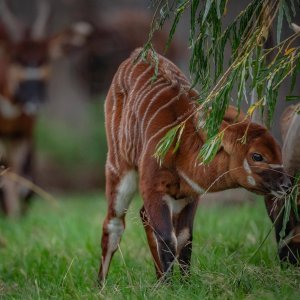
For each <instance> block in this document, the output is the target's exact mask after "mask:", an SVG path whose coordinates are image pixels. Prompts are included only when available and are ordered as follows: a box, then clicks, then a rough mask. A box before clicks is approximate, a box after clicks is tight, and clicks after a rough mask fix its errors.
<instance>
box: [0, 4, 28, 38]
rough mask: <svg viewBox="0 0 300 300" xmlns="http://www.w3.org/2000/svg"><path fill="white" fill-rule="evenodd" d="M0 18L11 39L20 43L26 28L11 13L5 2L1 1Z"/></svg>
mask: <svg viewBox="0 0 300 300" xmlns="http://www.w3.org/2000/svg"><path fill="white" fill-rule="evenodd" d="M0 16H1V19H2V21H3V24H4V25H5V27H6V30H7V31H8V33H9V35H10V36H11V39H12V40H13V41H15V42H17V41H20V39H21V38H22V34H23V30H24V28H23V26H22V24H21V23H20V21H19V20H18V19H17V18H16V16H15V15H14V14H13V13H12V12H11V10H10V9H9V7H8V5H7V3H6V1H5V0H0Z"/></svg>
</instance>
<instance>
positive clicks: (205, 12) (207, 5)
mask: <svg viewBox="0 0 300 300" xmlns="http://www.w3.org/2000/svg"><path fill="white" fill-rule="evenodd" d="M212 3H213V0H206V4H205V10H204V13H203V17H202V22H201V23H202V25H203V24H204V22H205V21H206V18H207V15H208V13H209V10H210V7H211V5H212Z"/></svg>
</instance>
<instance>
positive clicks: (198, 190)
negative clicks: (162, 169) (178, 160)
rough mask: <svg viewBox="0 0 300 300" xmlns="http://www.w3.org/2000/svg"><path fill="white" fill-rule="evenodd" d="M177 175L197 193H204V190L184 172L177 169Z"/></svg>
mask: <svg viewBox="0 0 300 300" xmlns="http://www.w3.org/2000/svg"><path fill="white" fill-rule="evenodd" d="M179 175H180V176H181V177H182V178H183V179H184V180H185V182H186V183H187V184H188V185H189V186H190V187H191V188H192V189H193V190H194V191H195V192H196V193H197V194H199V195H201V194H204V193H205V190H204V189H203V188H202V187H201V186H200V185H198V184H197V183H196V182H194V181H193V180H192V179H191V178H189V177H188V176H187V175H186V174H185V173H184V172H182V171H179Z"/></svg>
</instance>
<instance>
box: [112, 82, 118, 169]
mask: <svg viewBox="0 0 300 300" xmlns="http://www.w3.org/2000/svg"><path fill="white" fill-rule="evenodd" d="M112 97H113V106H112V117H111V122H110V125H111V126H110V135H111V140H112V144H113V153H114V158H115V162H116V168H117V170H119V169H120V164H119V161H118V156H117V144H116V139H115V114H116V105H117V103H116V102H117V100H116V89H115V84H114V83H113V85H112Z"/></svg>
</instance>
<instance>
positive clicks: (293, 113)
mask: <svg viewBox="0 0 300 300" xmlns="http://www.w3.org/2000/svg"><path fill="white" fill-rule="evenodd" d="M292 28H293V30H294V31H295V33H297V34H300V26H298V25H296V24H292ZM299 112H300V103H298V104H295V105H291V106H289V107H287V108H286V109H285V111H284V112H283V114H282V116H281V120H280V127H281V135H282V140H283V147H282V156H283V164H284V167H285V170H286V172H287V173H288V174H289V175H290V176H291V177H292V181H294V179H295V178H294V176H296V175H297V174H299V172H300V114H299ZM299 191H300V186H299ZM273 198H274V197H271V196H266V197H265V203H266V208H267V211H268V214H269V216H270V218H271V220H272V222H274V223H275V237H276V240H277V243H278V244H279V243H280V240H281V237H280V232H281V230H282V228H283V222H284V220H283V216H284V212H282V213H281V215H279V213H280V211H281V210H282V207H283V205H284V201H283V200H277V201H276V202H275V203H274V200H275V199H273ZM297 207H298V216H296V215H295V212H294V211H293V210H291V214H290V218H289V221H288V223H287V225H286V230H285V232H284V237H283V239H284V242H283V243H284V244H283V246H282V247H281V248H280V249H278V254H279V258H280V259H281V260H282V261H288V262H290V263H292V264H298V265H299V264H300V222H299V218H300V214H299V212H300V195H298V198H297ZM276 220H277V221H276ZM275 221H276V222H275Z"/></svg>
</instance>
